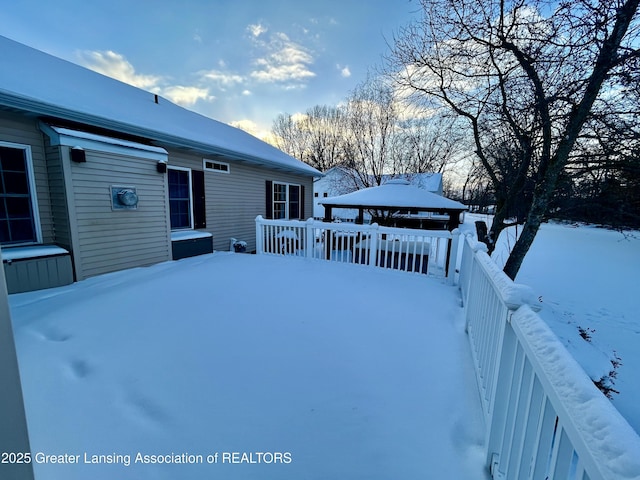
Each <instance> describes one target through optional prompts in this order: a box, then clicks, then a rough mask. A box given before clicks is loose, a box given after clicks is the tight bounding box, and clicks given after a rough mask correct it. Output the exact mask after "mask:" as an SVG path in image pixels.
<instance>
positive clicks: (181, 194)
mask: <svg viewBox="0 0 640 480" xmlns="http://www.w3.org/2000/svg"><path fill="white" fill-rule="evenodd" d="M167 176H168V181H169V212H170V218H171V229H172V230H180V229H186V228H205V227H206V226H207V221H206V203H205V195H204V172H203V171H202V170H191V169H189V168H180V167H169V169H168V170H167Z"/></svg>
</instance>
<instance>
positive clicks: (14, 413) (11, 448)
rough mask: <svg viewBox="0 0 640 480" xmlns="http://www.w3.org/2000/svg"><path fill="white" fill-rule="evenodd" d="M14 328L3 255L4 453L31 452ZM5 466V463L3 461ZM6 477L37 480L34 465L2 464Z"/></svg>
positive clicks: (0, 442)
mask: <svg viewBox="0 0 640 480" xmlns="http://www.w3.org/2000/svg"><path fill="white" fill-rule="evenodd" d="M13 338H14V336H13V326H12V324H11V312H10V311H9V295H8V293H7V284H6V282H5V275H4V267H3V264H2V254H1V253H0V365H2V367H1V368H0V382H1V383H2V386H3V393H2V395H0V409H1V410H0V411H2V413H1V414H0V451H1V452H15V453H18V455H20V454H21V453H28V452H29V451H30V450H31V449H30V448H29V432H28V430H27V420H26V416H25V412H24V398H23V396H22V386H21V382H20V371H19V369H18V357H17V355H16V346H15V343H14V340H13ZM3 463H4V462H3ZM2 478H20V479H24V480H32V479H33V465H32V463H31V462H26V461H25V462H21V463H17V462H16V463H12V462H8V463H6V464H4V465H2Z"/></svg>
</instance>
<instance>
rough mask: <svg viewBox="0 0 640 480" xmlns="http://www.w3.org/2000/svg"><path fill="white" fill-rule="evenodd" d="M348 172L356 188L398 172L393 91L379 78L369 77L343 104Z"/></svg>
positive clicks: (398, 158) (379, 181)
mask: <svg viewBox="0 0 640 480" xmlns="http://www.w3.org/2000/svg"><path fill="white" fill-rule="evenodd" d="M346 105H347V106H346V112H347V125H348V129H347V136H346V138H347V140H346V145H345V147H346V152H347V162H346V166H348V167H349V169H348V171H349V172H350V175H351V176H353V178H352V182H353V185H354V187H355V188H364V187H372V186H376V185H380V184H381V183H382V179H383V177H384V175H393V174H396V173H398V170H399V165H400V164H401V161H402V159H401V153H400V152H399V149H398V148H397V147H398V145H397V142H398V135H397V127H398V124H399V120H400V117H399V111H398V105H397V102H396V99H395V97H394V91H393V89H392V88H391V86H390V85H387V84H386V83H385V82H384V79H383V78H382V77H369V78H367V80H366V81H364V82H363V83H361V84H360V85H358V86H357V87H356V89H355V90H354V91H353V92H352V94H351V95H350V97H349V98H348V100H347V104H346Z"/></svg>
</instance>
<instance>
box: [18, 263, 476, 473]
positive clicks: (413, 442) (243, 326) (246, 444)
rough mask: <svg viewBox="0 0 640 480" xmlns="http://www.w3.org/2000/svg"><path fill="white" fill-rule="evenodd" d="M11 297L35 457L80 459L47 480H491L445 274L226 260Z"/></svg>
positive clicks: (56, 468) (468, 361)
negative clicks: (449, 479)
mask: <svg viewBox="0 0 640 480" xmlns="http://www.w3.org/2000/svg"><path fill="white" fill-rule="evenodd" d="M320 292H322V293H321V295H320V294H319V293H320ZM327 299H330V301H327ZM10 302H11V307H12V316H13V322H14V329H15V333H16V346H17V349H18V356H19V362H20V369H21V375H22V381H23V388H24V396H25V403H26V411H27V418H28V424H29V430H30V436H31V449H32V452H33V453H34V455H36V453H38V452H40V453H42V454H44V455H63V456H64V455H67V457H59V458H58V457H56V458H58V459H62V460H65V459H67V460H69V459H70V458H71V456H76V455H77V456H78V457H73V458H77V459H78V460H79V463H66V464H65V463H62V464H60V463H51V462H47V463H39V461H38V458H35V465H34V467H35V474H36V478H38V479H39V480H51V479H57V478H65V479H68V480H73V479H85V478H92V479H94V480H101V479H105V480H106V479H109V480H110V479H113V478H118V479H139V478H154V479H172V478H181V479H202V478H214V477H215V478H225V479H227V480H234V479H245V478H261V479H268V478H278V479H291V480H298V479H302V478H305V479H327V478H344V479H367V480H376V479H380V480H382V479H384V480H388V479H391V478H398V479H400V478H401V479H404V480H411V479H424V478H464V479H469V480H473V479H485V478H487V476H486V475H487V474H486V473H485V467H484V460H485V459H484V454H483V441H484V431H485V430H484V424H483V413H482V410H481V404H480V400H479V396H478V389H477V386H476V380H475V377H474V375H475V374H474V367H473V363H472V357H471V353H470V349H469V345H468V340H467V337H466V335H465V333H464V319H463V315H462V309H461V307H460V298H459V291H458V289H457V288H456V287H453V286H449V285H446V284H445V280H444V279H433V278H428V277H426V276H422V275H407V274H406V273H404V272H392V271H386V270H371V269H368V268H365V267H357V266H353V265H343V264H340V263H337V262H319V261H314V260H307V259H301V258H293V257H270V256H255V255H236V254H230V253H218V254H213V255H207V256H202V257H194V258H190V259H185V260H180V261H177V262H170V263H165V264H160V265H156V266H153V267H149V268H140V269H134V270H129V271H123V272H118V273H115V274H108V275H104V276H101V277H97V278H92V279H89V280H86V281H83V282H80V283H77V284H74V285H70V286H67V287H61V288H58V289H52V290H46V291H40V292H32V293H26V294H20V295H13V296H12V297H11V299H10ZM234 452H236V453H237V454H238V455H236V456H233V455H232V453H234ZM138 453H140V454H141V456H140V457H138V458H140V459H142V460H145V459H148V460H152V459H153V458H155V460H156V461H157V460H158V459H159V458H161V459H162V460H168V461H170V462H173V463H169V464H166V463H157V462H156V463H135V460H136V456H137V454H138ZM243 453H245V454H246V455H244V456H243ZM85 454H86V456H85ZM182 454H189V455H192V456H193V457H188V456H183V455H182ZM216 454H218V455H217V456H216ZM94 455H96V457H94ZM145 455H147V456H148V457H144V456H145ZM152 455H155V456H156V457H151V456H152ZM225 455H226V456H225ZM208 456H209V457H208ZM39 459H40V460H44V459H45V457H42V456H41V457H39ZM181 459H183V460H195V461H196V463H194V464H181V463H176V462H177V461H180V460H181ZM93 460H96V461H97V462H93ZM199 460H201V461H202V463H197V462H198V461H199ZM208 460H209V461H211V462H213V461H214V460H215V462H216V463H207V461H208ZM86 461H89V462H90V463H85V462H86ZM109 461H112V463H108V462H109ZM91 462H92V463H91ZM128 462H130V463H129V465H126V463H128Z"/></svg>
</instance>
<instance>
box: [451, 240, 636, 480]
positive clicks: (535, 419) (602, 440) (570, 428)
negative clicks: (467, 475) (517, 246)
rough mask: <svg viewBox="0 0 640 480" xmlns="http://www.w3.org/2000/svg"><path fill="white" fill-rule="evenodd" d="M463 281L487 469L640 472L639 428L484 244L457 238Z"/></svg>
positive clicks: (569, 478)
mask: <svg viewBox="0 0 640 480" xmlns="http://www.w3.org/2000/svg"><path fill="white" fill-rule="evenodd" d="M460 289H461V291H462V298H463V305H464V311H465V317H466V324H467V333H468V336H469V342H470V344H471V351H472V356H473V360H474V363H475V367H476V378H477V381H478V388H479V390H480V397H481V401H482V406H483V411H484V414H485V420H486V425H487V435H486V443H485V445H486V447H487V457H486V459H487V465H488V467H489V469H490V471H491V474H492V477H493V478H494V479H507V480H511V479H513V480H521V479H522V480H524V479H534V480H547V479H550V480H551V479H562V480H574V479H575V480H586V479H590V480H597V479H599V480H623V479H638V478H640V437H638V435H637V434H636V432H635V431H634V430H633V429H632V428H631V426H630V425H629V424H628V423H627V422H626V420H625V419H624V418H622V416H621V415H620V413H619V412H618V411H617V410H616V409H615V408H614V407H613V405H612V404H611V402H610V401H609V400H608V399H607V398H606V397H605V396H604V395H603V394H602V393H601V392H600V391H599V390H598V389H597V388H596V387H595V385H594V384H593V382H592V381H591V380H590V379H589V377H588V376H587V375H586V374H585V373H584V371H583V370H582V368H581V367H580V366H579V365H578V364H577V362H576V361H575V359H574V358H573V357H572V356H571V355H570V354H569V353H568V352H567V350H566V349H565V347H564V345H562V343H561V342H560V340H559V339H558V338H557V337H556V336H555V335H554V333H553V332H552V331H551V330H550V328H549V327H548V325H547V324H546V323H545V322H544V320H542V319H541V318H540V316H539V315H538V314H537V313H536V312H535V311H534V309H535V307H536V305H535V304H536V301H535V299H534V298H533V294H532V291H531V290H530V289H529V288H528V287H525V286H522V285H517V284H514V283H513V282H512V281H511V280H510V279H509V278H508V277H507V276H506V275H505V274H504V272H502V271H501V270H500V269H499V268H498V267H497V266H496V264H495V263H494V262H493V261H492V260H491V258H490V257H489V256H488V255H487V254H486V249H485V248H482V247H480V246H479V245H478V244H477V243H476V242H475V241H473V240H472V239H471V237H469V236H467V237H465V239H464V241H463V253H462V262H461V267H460Z"/></svg>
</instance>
